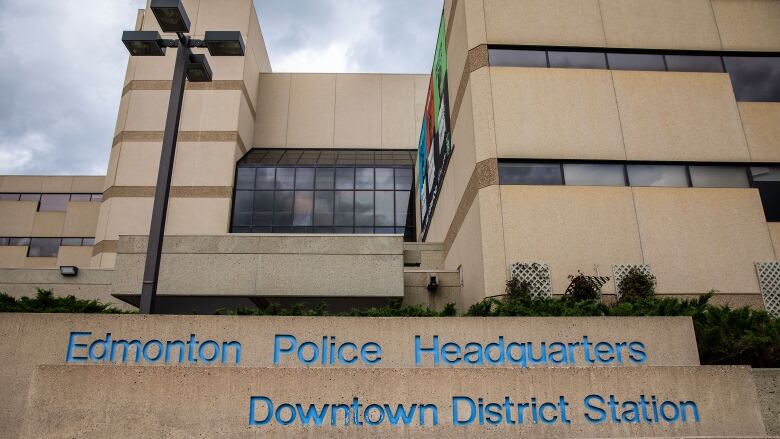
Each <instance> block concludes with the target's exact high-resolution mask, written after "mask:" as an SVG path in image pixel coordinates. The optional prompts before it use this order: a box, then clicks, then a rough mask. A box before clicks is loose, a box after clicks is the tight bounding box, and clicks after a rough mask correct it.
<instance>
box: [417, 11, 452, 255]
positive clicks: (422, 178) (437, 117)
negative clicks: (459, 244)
mask: <svg viewBox="0 0 780 439" xmlns="http://www.w3.org/2000/svg"><path fill="white" fill-rule="evenodd" d="M445 35H446V33H445V30H444V16H442V19H441V22H440V24H439V36H438V40H437V42H436V53H435V54H434V59H433V69H432V71H431V81H430V83H429V85H428V98H427V100H426V103H425V113H424V114H423V121H422V131H421V133H420V143H419V145H418V152H417V158H418V164H417V183H418V192H419V197H420V223H421V230H420V236H421V238H422V240H425V237H426V236H427V234H428V228H429V227H430V224H431V217H432V215H433V211H434V208H435V207H436V201H437V199H438V197H439V192H440V191H441V187H442V184H443V181H444V174H445V173H446V170H447V165H448V164H449V161H450V157H451V156H452V150H453V145H452V135H451V133H450V97H449V87H448V86H447V83H448V78H447V44H446V36H445Z"/></svg>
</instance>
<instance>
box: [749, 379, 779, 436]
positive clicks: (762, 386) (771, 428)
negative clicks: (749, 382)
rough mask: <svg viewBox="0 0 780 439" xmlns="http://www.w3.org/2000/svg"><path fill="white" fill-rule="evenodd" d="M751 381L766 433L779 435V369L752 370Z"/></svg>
mask: <svg viewBox="0 0 780 439" xmlns="http://www.w3.org/2000/svg"><path fill="white" fill-rule="evenodd" d="M753 379H754V380H755V382H756V389H757V390H758V403H759V405H760V406H761V415H762V416H763V417H764V425H765V426H766V432H767V434H770V435H780V369H754V370H753Z"/></svg>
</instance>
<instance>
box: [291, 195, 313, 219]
mask: <svg viewBox="0 0 780 439" xmlns="http://www.w3.org/2000/svg"><path fill="white" fill-rule="evenodd" d="M294 207H295V215H294V216H293V225H294V226H311V225H312V221H313V218H314V192H312V191H296V192H295V206H294Z"/></svg>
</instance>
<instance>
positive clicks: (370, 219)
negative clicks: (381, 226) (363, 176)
mask: <svg viewBox="0 0 780 439" xmlns="http://www.w3.org/2000/svg"><path fill="white" fill-rule="evenodd" d="M355 225H356V226H373V225H374V192H373V191H356V192H355Z"/></svg>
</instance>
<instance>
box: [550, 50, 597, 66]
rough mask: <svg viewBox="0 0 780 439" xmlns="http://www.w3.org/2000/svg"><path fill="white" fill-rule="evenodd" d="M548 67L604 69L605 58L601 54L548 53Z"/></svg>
mask: <svg viewBox="0 0 780 439" xmlns="http://www.w3.org/2000/svg"><path fill="white" fill-rule="evenodd" d="M549 57H550V67H562V68H577V69H606V68H607V58H606V56H605V55H604V53H603V52H556V51H550V52H549Z"/></svg>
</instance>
